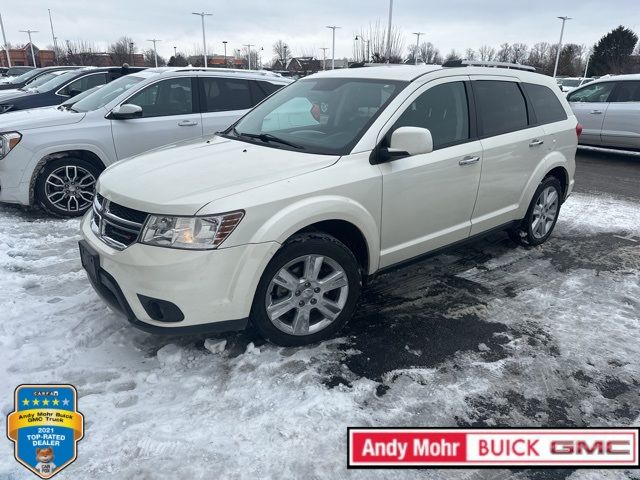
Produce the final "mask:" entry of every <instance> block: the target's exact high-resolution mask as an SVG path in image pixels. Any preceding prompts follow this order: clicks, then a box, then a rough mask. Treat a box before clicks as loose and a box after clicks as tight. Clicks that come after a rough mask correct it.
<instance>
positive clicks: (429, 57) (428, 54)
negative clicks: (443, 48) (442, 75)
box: [420, 42, 442, 64]
mask: <svg viewBox="0 0 640 480" xmlns="http://www.w3.org/2000/svg"><path fill="white" fill-rule="evenodd" d="M420 58H421V59H422V61H423V62H424V63H426V64H439V63H442V57H441V56H440V50H438V49H437V48H436V47H435V46H434V45H433V43H431V42H423V43H422V44H421V45H420Z"/></svg>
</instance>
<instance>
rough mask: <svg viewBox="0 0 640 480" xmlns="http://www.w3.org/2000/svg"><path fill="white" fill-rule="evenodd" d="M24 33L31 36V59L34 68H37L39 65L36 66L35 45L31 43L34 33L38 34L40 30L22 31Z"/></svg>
mask: <svg viewBox="0 0 640 480" xmlns="http://www.w3.org/2000/svg"><path fill="white" fill-rule="evenodd" d="M20 31H21V32H22V33H26V34H27V35H29V46H30V47H31V59H32V60H33V66H34V67H37V66H38V65H36V54H35V53H33V43H32V42H31V34H32V33H38V30H20Z"/></svg>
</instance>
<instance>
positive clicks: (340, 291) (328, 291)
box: [251, 233, 362, 346]
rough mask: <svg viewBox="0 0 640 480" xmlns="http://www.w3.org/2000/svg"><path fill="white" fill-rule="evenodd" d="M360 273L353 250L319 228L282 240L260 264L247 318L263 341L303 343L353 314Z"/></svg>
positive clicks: (330, 330)
mask: <svg viewBox="0 0 640 480" xmlns="http://www.w3.org/2000/svg"><path fill="white" fill-rule="evenodd" d="M361 286H362V274H361V271H360V266H359V264H358V261H357V260H356V258H355V257H354V255H353V253H352V252H351V251H350V250H349V249H348V248H347V247H346V246H345V245H344V244H343V243H342V242H340V241H339V240H337V239H336V238H334V237H332V236H330V235H326V234H323V233H304V234H299V235H296V236H294V237H293V238H291V239H290V240H288V241H287V242H286V243H285V244H284V245H283V246H282V248H280V250H278V252H277V253H276V254H275V256H274V257H273V259H272V260H271V261H270V262H269V264H268V266H267V268H266V269H265V271H264V273H263V275H262V277H261V279H260V282H259V284H258V289H257V291H256V295H255V298H254V301H253V307H252V311H251V321H252V323H253V324H254V326H255V327H256V328H257V330H258V331H259V332H260V333H261V334H262V335H263V336H264V337H265V338H267V339H268V340H270V341H272V342H273V343H276V344H278V345H283V346H298V345H307V344H310V343H315V342H319V341H321V340H324V339H326V338H330V337H331V336H333V335H334V334H335V333H336V332H337V331H338V330H340V329H341V328H342V327H343V326H344V325H345V323H346V322H347V320H348V319H349V318H350V317H351V316H352V315H353V311H354V309H355V306H356V302H357V300H358V297H359V295H360V290H361Z"/></svg>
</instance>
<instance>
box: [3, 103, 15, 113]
mask: <svg viewBox="0 0 640 480" xmlns="http://www.w3.org/2000/svg"><path fill="white" fill-rule="evenodd" d="M12 108H13V105H10V104H7V103H5V104H3V105H0V113H4V112H8V111H9V110H11V109H12Z"/></svg>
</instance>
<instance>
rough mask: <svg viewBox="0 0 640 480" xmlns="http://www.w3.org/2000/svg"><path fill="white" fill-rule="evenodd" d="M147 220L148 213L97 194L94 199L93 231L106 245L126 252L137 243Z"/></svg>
mask: <svg viewBox="0 0 640 480" xmlns="http://www.w3.org/2000/svg"><path fill="white" fill-rule="evenodd" d="M146 219H147V213H145V212H141V211H139V210H134V209H132V208H128V207H125V206H123V205H119V204H117V203H114V202H112V201H110V200H107V199H106V198H104V197H103V196H102V195H100V194H97V195H96V196H95V197H94V199H93V216H92V218H91V230H92V231H93V233H95V234H96V236H98V237H99V238H100V239H101V240H102V241H103V242H104V243H106V244H107V245H109V246H110V247H113V248H115V249H118V250H124V249H125V248H127V247H128V246H129V245H131V244H133V243H135V241H136V240H137V239H138V236H139V235H140V231H141V230H142V227H143V226H144V222H145V221H146Z"/></svg>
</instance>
